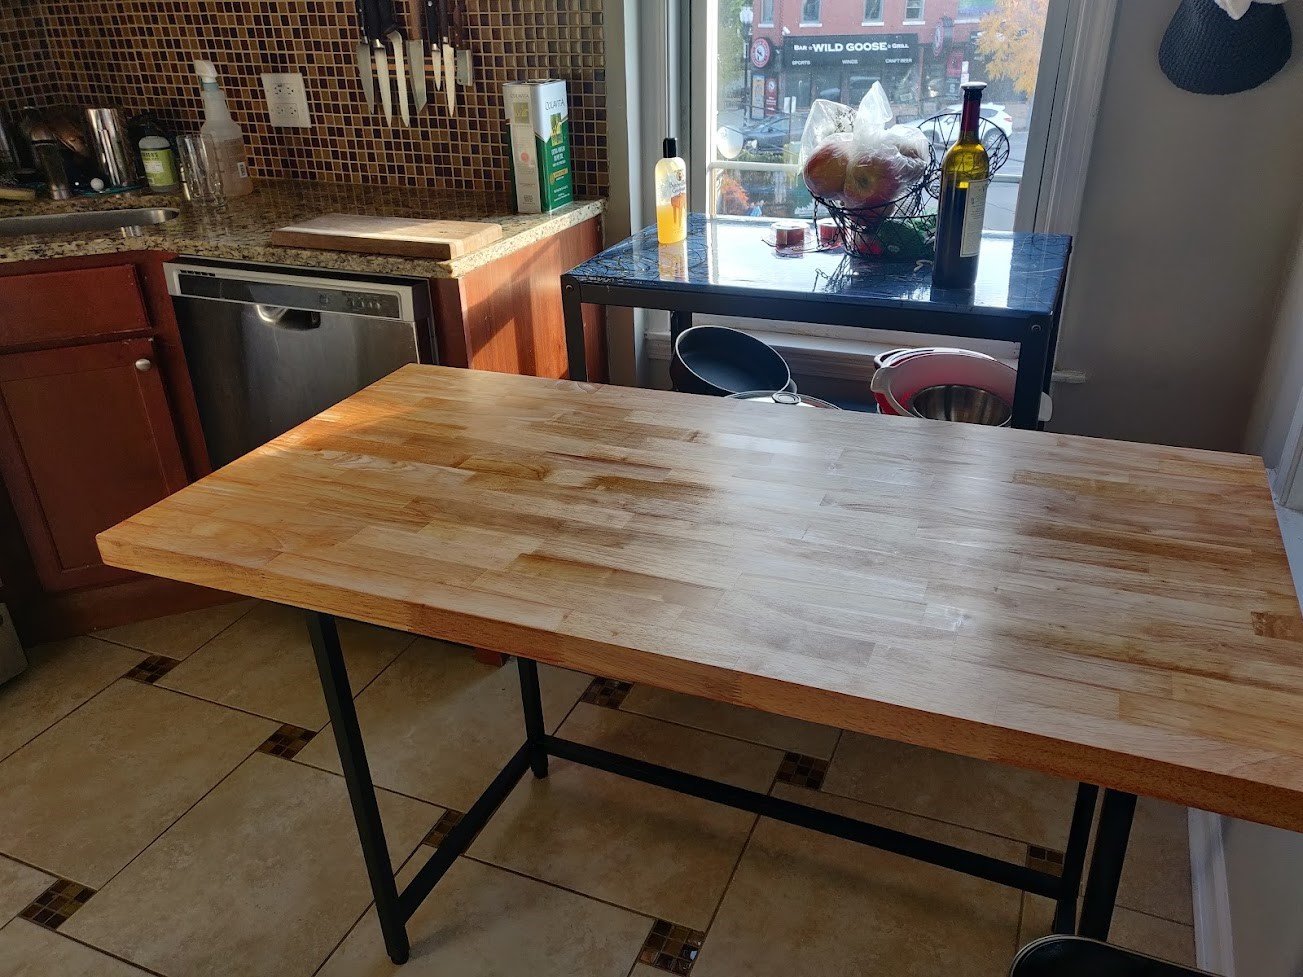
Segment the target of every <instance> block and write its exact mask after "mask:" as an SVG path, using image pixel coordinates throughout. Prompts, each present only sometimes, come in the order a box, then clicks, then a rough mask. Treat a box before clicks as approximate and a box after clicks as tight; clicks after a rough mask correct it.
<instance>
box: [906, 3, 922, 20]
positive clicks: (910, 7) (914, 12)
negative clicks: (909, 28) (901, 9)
mask: <svg viewBox="0 0 1303 977" xmlns="http://www.w3.org/2000/svg"><path fill="white" fill-rule="evenodd" d="M922 19H923V0H905V23H907V24H909V23H913V22H914V21H920V20H922Z"/></svg>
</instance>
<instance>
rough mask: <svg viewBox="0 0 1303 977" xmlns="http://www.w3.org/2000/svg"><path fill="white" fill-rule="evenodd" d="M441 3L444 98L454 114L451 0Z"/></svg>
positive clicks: (441, 55) (440, 26)
mask: <svg viewBox="0 0 1303 977" xmlns="http://www.w3.org/2000/svg"><path fill="white" fill-rule="evenodd" d="M437 2H438V4H439V37H440V38H442V40H443V46H442V47H441V48H440V50H439V57H440V59H441V60H442V62H443V87H444V93H443V94H444V98H446V99H447V101H448V114H449V115H453V114H455V113H456V111H457V55H456V52H455V51H453V47H452V45H451V44H449V43H448V39H449V37H448V35H449V30H450V28H449V25H448V20H449V18H448V4H449V3H450V2H451V0H437Z"/></svg>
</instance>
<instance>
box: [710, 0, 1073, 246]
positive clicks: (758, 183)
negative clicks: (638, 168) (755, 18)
mask: <svg viewBox="0 0 1303 977" xmlns="http://www.w3.org/2000/svg"><path fill="white" fill-rule="evenodd" d="M692 2H693V4H694V6H695V4H696V3H698V2H701V3H703V6H706V9H707V11H709V13H708V16H709V17H710V18H711V19H712V20H713V22H714V24H715V28H714V30H713V31H712V34H711V36H712V37H713V39H714V42H715V43H716V44H717V45H718V47H717V48H716V50H714V51H709V52H707V51H705V50H704V49H703V50H702V51H700V52H699V53H698V54H697V55H696V57H699V58H700V59H701V60H702V61H708V62H711V63H712V72H711V73H710V75H709V76H708V77H709V79H710V80H711V81H713V84H703V83H702V81H703V80H704V79H701V78H699V76H697V75H693V84H694V88H693V91H692V105H693V112H694V116H695V119H698V120H699V122H697V121H694V123H693V126H694V131H696V132H699V133H702V134H703V138H702V140H701V141H700V143H698V145H697V147H696V148H697V152H698V153H699V154H700V155H698V156H697V157H696V159H695V161H694V166H697V167H699V168H700V170H701V172H702V174H703V176H706V177H707V178H706V179H704V180H701V182H700V184H699V185H700V186H701V187H702V188H703V189H704V190H705V191H706V192H705V194H704V195H703V197H704V199H703V200H702V206H703V207H704V209H706V210H707V211H708V212H713V213H718V214H731V215H743V216H745V215H750V216H754V217H763V218H768V219H770V220H772V219H775V218H783V217H809V216H810V215H811V214H812V213H813V212H814V201H813V200H812V198H811V196H810V194H809V191H808V190H807V189H806V187H805V181H804V179H803V178H802V176H801V174H800V173H799V172H798V168H797V158H798V156H799V153H800V142H801V133H802V131H803V129H804V128H805V121H806V117H807V115H808V114H809V111H810V106H811V105H812V103H813V102H814V101H815V100H816V99H820V98H822V99H829V100H832V101H837V102H842V103H844V104H848V105H854V104H857V103H858V102H859V100H860V99H861V98H862V97H863V96H864V94H865V93H866V92H868V91H869V89H870V88H872V87H873V85H874V84H876V83H881V84H882V86H883V88H884V89H885V90H886V93H887V97H888V98H889V99H890V100H891V104H892V108H893V109H894V110H895V112H896V118H897V121H898V122H901V123H904V124H918V125H919V126H920V128H922V129H923V131H924V134H925V135H927V136H928V138H929V140H930V141H931V142H932V144H933V147H934V149H935V150H937V151H944V149H945V147H946V145H947V144H948V143H949V142H951V141H953V138H954V136H955V135H956V134H957V133H956V132H955V131H954V130H955V129H957V128H958V126H957V124H956V123H957V119H958V114H957V113H958V111H959V102H960V99H961V93H960V85H961V84H962V83H963V82H965V81H970V80H971V81H985V82H987V83H988V86H989V87H988V88H987V90H986V93H985V96H984V98H983V106H982V107H983V112H982V116H983V118H984V120H985V122H986V125H985V126H984V131H986V132H987V133H989V134H990V135H991V137H992V139H993V140H994V141H995V142H1003V141H1004V140H1006V139H1007V140H1008V143H1009V146H1010V153H1009V159H1008V161H1007V162H1006V163H1005V164H1004V166H1003V167H1002V168H1001V169H1000V170H999V171H998V172H997V173H996V174H995V175H994V178H993V180H992V184H991V188H990V191H989V195H988V204H987V210H986V226H987V227H988V228H990V229H991V230H995V231H1008V230H1012V229H1013V226H1014V216H1015V214H1016V213H1017V212H1018V202H1019V198H1020V195H1021V194H1022V193H1023V191H1022V171H1023V162H1024V158H1025V157H1026V156H1028V155H1029V153H1032V154H1034V152H1035V148H1034V147H1032V148H1031V149H1029V139H1028V134H1029V126H1030V120H1031V108H1032V102H1033V95H1034V94H1036V92H1037V88H1038V80H1037V77H1036V72H1037V66H1038V65H1039V63H1040V60H1041V57H1040V55H1041V47H1042V38H1043V34H1044V25H1045V17H1046V14H1047V11H1048V10H1049V9H1050V7H1051V5H1052V4H1054V3H1059V2H1062V0H1022V2H1021V3H1020V4H1019V7H1018V9H1019V10H1020V11H1023V12H1030V13H1029V14H1027V17H1028V18H1029V19H1021V20H1020V21H1019V24H1018V28H1019V29H1018V30H1017V31H1014V30H1011V29H1010V28H1009V27H1008V26H1007V25H1005V24H1004V23H1003V22H1002V20H1001V18H1005V17H1007V16H1008V15H1007V14H1005V13H1003V11H1004V10H1005V9H1006V8H1007V7H1008V6H1009V5H1008V4H1004V3H1000V2H997V0H959V2H958V3H957V4H953V5H952V6H951V9H952V10H954V11H957V12H963V13H965V14H971V15H973V16H974V17H975V18H976V19H975V20H974V21H973V22H972V23H960V22H959V20H958V19H956V20H954V21H953V22H952V21H949V20H946V21H945V22H943V24H942V25H940V27H938V25H928V24H923V23H915V24H910V25H906V26H902V27H894V26H893V28H892V33H891V34H890V35H885V34H884V29H883V28H882V27H879V26H876V25H866V26H863V27H861V26H859V25H856V26H854V27H851V28H850V29H849V30H848V28H847V26H846V25H845V22H844V21H843V22H840V23H831V22H830V23H828V24H827V25H821V26H818V27H813V26H811V27H807V28H806V29H805V30H802V31H800V32H798V31H797V30H796V28H798V27H799V26H800V22H798V21H797V18H798V17H799V18H801V21H802V22H803V21H804V20H805V18H807V17H818V16H819V15H820V14H821V13H822V10H821V9H820V8H821V7H822V4H821V3H819V2H818V0H803V2H802V3H801V4H800V5H797V4H795V3H788V4H783V5H777V4H775V5H774V6H775V7H777V8H778V9H776V10H775V11H774V13H775V16H776V21H775V23H774V24H772V25H770V26H768V27H766V28H765V29H759V28H758V27H756V28H753V29H751V30H750V31H749V32H748V29H747V28H746V26H745V25H744V24H743V22H742V20H741V19H740V18H739V17H738V12H737V11H738V7H737V2H736V0H692ZM753 2H756V6H755V7H754V8H753V9H756V10H757V12H758V13H760V14H764V13H765V6H766V5H765V4H764V2H763V0H753ZM840 2H842V3H845V2H846V0H840ZM893 2H898V3H901V6H900V7H894V8H892V9H893V17H894V15H895V12H896V11H899V10H904V11H905V12H906V14H907V15H908V16H909V17H911V18H915V19H921V18H922V17H923V15H924V6H925V5H924V3H923V2H922V0H893ZM1080 2H1084V3H1086V4H1093V3H1095V2H1096V0H1080ZM887 6H888V4H887V3H884V2H882V0H864V2H863V4H862V5H861V4H860V3H858V2H857V3H856V4H855V5H854V6H851V7H850V9H849V10H846V9H845V8H842V15H843V16H844V15H845V14H846V13H850V14H851V15H852V23H853V16H854V14H855V13H863V15H864V16H865V18H866V19H868V18H871V17H873V16H874V15H880V16H885V14H886V12H887ZM942 9H943V6H941V5H938V6H936V7H935V8H934V12H935V13H937V14H938V16H939V15H940V12H941V11H942ZM833 10H834V8H832V7H830V8H829V20H830V21H831V20H832V18H833ZM1019 16H1020V18H1021V17H1023V16H1024V14H1023V13H1020V15H1019ZM703 19H705V15H703ZM789 32H790V33H789ZM857 32H858V33H862V35H863V36H864V37H866V38H870V37H873V38H876V37H883V36H890V37H891V38H892V39H893V40H896V39H899V40H897V41H896V42H897V43H900V44H902V45H904V46H902V47H896V48H893V49H891V50H889V51H882V50H880V49H876V48H875V49H873V50H864V51H855V52H847V51H845V50H836V51H834V50H826V51H825V50H819V49H817V47H816V46H813V45H811V42H812V41H816V40H817V39H819V38H820V37H822V36H825V35H826V36H828V37H834V36H838V35H845V34H848V33H857ZM901 35H905V37H903V38H902V37H901ZM761 38H763V39H764V40H765V42H766V45H767V46H765V47H764V50H765V51H766V52H767V53H768V54H769V57H768V58H767V59H761V60H762V61H763V62H764V63H763V64H762V63H759V62H757V60H756V59H754V58H750V59H749V58H748V57H747V56H746V52H747V51H748V50H749V48H748V46H747V40H748V39H750V40H751V41H752V43H753V44H754V43H755V42H756V41H758V40H759V39H761ZM838 39H839V40H840V37H839V38H838ZM794 43H804V44H806V45H809V46H811V47H812V49H811V50H810V51H808V52H802V56H801V57H799V58H794V57H793V56H792V53H791V51H790V50H785V49H786V48H788V46H789V45H791V44H794ZM864 47H866V48H869V47H873V46H870V45H864ZM794 62H795V63H794ZM1057 62H1058V59H1057V58H1055V59H1051V61H1047V63H1056V64H1057ZM699 63H700V62H699ZM1039 84H1040V86H1042V87H1041V90H1042V91H1043V92H1044V91H1049V92H1053V91H1054V78H1047V79H1043V80H1042V81H1041V82H1040V83H1039ZM1042 102H1043V103H1044V104H1045V105H1046V106H1049V105H1051V104H1052V103H1053V99H1050V98H1046V99H1042ZM1038 104H1040V103H1038ZM936 116H941V117H942V120H941V121H938V122H936V123H930V122H929V121H928V120H930V119H932V118H934V117H936ZM947 120H948V121H947ZM703 150H704V151H703ZM1029 172H1031V173H1037V174H1039V172H1040V160H1039V158H1034V159H1033V166H1032V168H1031V169H1030V170H1029ZM1037 192H1039V183H1038V182H1037V181H1032V185H1031V186H1030V187H1029V189H1028V191H1027V194H1028V197H1029V203H1031V204H1032V205H1033V206H1032V207H1031V210H1030V212H1031V213H1032V214H1034V213H1035V206H1034V205H1035V203H1036V200H1035V197H1034V196H1033V195H1034V194H1036V193H1037ZM1020 229H1021V228H1020Z"/></svg>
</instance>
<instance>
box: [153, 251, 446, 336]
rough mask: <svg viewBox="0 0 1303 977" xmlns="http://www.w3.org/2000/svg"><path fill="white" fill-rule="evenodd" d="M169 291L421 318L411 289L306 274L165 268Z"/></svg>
mask: <svg viewBox="0 0 1303 977" xmlns="http://www.w3.org/2000/svg"><path fill="white" fill-rule="evenodd" d="M163 267H164V270H165V272H166V274H167V290H168V292H169V294H171V295H173V296H176V297H178V298H195V299H215V300H217V301H219V302H240V303H244V304H247V305H262V306H270V307H274V308H285V309H301V310H302V311H304V312H319V313H322V314H326V313H332V312H337V313H341V314H343V315H359V316H367V317H369V318H373V319H390V320H394V321H397V322H413V321H416V320H417V319H420V318H423V317H424V316H423V311H424V310H423V309H418V308H416V301H415V298H416V296H415V295H414V290H413V287H412V286H410V285H407V284H394V285H390V284H388V283H379V282H377V283H374V284H372V283H370V282H357V281H338V282H336V281H332V280H329V279H324V278H317V277H313V276H308V275H296V274H286V273H277V272H263V271H257V270H252V269H240V270H232V269H226V268H210V267H205V266H202V265H190V264H173V263H168V264H165V265H164V266H163Z"/></svg>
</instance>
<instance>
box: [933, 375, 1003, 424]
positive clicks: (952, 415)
mask: <svg viewBox="0 0 1303 977" xmlns="http://www.w3.org/2000/svg"><path fill="white" fill-rule="evenodd" d="M909 410H910V413H912V414H913V415H914V416H915V417H926V418H930V419H931V420H934V421H960V422H962V423H964V424H987V425H990V426H991V427H1004V426H1005V425H1006V424H1008V423H1009V419H1010V418H1011V417H1012V416H1013V408H1012V407H1011V406H1010V405H1009V404H1008V403H1007V402H1005V401H1004V400H1002V399H1001V398H1000V397H997V396H996V395H995V394H993V393H991V391H989V390H983V389H982V388H981V387H969V386H966V385H964V384H961V383H947V384H943V385H941V386H939V387H925V388H924V389H922V390H920V391H919V392H918V393H916V394H915V395H914V397H913V399H911V400H910V402H909Z"/></svg>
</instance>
